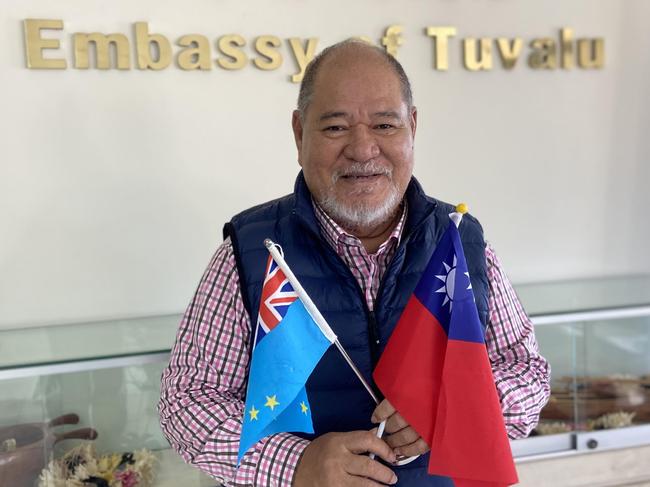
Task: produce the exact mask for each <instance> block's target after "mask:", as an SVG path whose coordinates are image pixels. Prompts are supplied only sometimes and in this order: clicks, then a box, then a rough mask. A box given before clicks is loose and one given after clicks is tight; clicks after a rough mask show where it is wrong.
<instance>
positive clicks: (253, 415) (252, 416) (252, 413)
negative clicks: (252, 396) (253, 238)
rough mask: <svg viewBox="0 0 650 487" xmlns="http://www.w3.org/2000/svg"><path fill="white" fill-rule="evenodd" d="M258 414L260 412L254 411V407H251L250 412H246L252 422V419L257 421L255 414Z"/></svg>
mask: <svg viewBox="0 0 650 487" xmlns="http://www.w3.org/2000/svg"><path fill="white" fill-rule="evenodd" d="M259 412H260V410H259V409H255V406H251V410H250V411H248V414H250V415H251V421H253V420H254V419H259V418H258V417H257V414H258V413H259Z"/></svg>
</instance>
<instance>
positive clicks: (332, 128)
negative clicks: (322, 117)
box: [324, 125, 345, 132]
mask: <svg viewBox="0 0 650 487" xmlns="http://www.w3.org/2000/svg"><path fill="white" fill-rule="evenodd" d="M324 130H325V132H341V131H343V130H345V127H343V126H342V125H329V126H327V127H325V129H324Z"/></svg>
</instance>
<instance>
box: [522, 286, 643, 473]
mask: <svg viewBox="0 0 650 487" xmlns="http://www.w3.org/2000/svg"><path fill="white" fill-rule="evenodd" d="M517 293H518V294H519V297H520V299H521V301H522V303H523V304H524V307H525V308H526V310H527V311H528V313H529V315H530V316H531V319H532V321H533V323H534V324H535V333H536V335H537V340H538V342H539V346H540V349H541V352H542V354H543V355H544V356H545V357H546V358H547V359H548V360H549V362H550V364H551V367H552V380H551V398H550V400H549V403H548V404H547V405H546V407H545V408H544V409H543V410H542V414H541V420H540V423H539V425H538V427H537V428H536V429H535V431H534V432H533V435H531V437H530V438H527V439H525V440H518V441H515V442H513V451H514V453H515V456H518V457H519V459H520V461H521V460H522V459H526V458H539V457H540V456H543V455H557V454H567V453H568V454H570V453H574V452H580V451H602V450H605V449H611V448H621V447H626V446H638V445H648V444H650V276H647V275H637V276H621V277H615V278H606V279H588V280H587V279H585V280H575V281H565V282H558V283H544V284H530V285H520V286H517Z"/></svg>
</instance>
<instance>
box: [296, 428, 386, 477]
mask: <svg viewBox="0 0 650 487" xmlns="http://www.w3.org/2000/svg"><path fill="white" fill-rule="evenodd" d="M366 453H374V454H375V455H378V456H380V457H381V458H383V459H384V460H385V461H386V462H388V463H393V462H394V461H395V459H396V457H395V454H394V453H393V451H392V450H391V449H390V447H389V446H388V445H387V444H386V442H384V441H383V440H382V439H380V438H377V436H376V435H375V434H374V432H372V431H351V432H349V433H327V434H324V435H322V436H319V437H318V438H316V439H315V440H314V441H312V442H311V444H310V445H309V446H308V447H307V448H306V449H305V451H304V452H303V454H302V458H301V459H300V463H298V467H297V469H296V473H295V475H294V479H293V487H306V486H327V487H330V486H332V485H336V486H343V487H344V486H354V487H356V486H359V487H366V486H368V487H371V486H379V485H384V484H394V483H396V482H397V476H396V475H395V474H394V473H393V471H392V470H391V469H390V468H388V467H386V466H385V465H382V464H381V463H379V462H378V461H376V460H371V459H370V458H369V457H368V456H366V455H365V454H366Z"/></svg>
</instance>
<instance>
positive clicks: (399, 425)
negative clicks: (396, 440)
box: [385, 411, 410, 434]
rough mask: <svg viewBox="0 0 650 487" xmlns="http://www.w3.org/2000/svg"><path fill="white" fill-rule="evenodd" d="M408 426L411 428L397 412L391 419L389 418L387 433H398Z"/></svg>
mask: <svg viewBox="0 0 650 487" xmlns="http://www.w3.org/2000/svg"><path fill="white" fill-rule="evenodd" d="M407 426H410V425H409V424H408V423H407V422H406V420H405V419H404V418H403V417H402V415H401V414H400V413H398V412H397V411H395V414H393V415H392V416H391V417H390V418H388V421H386V430H385V431H386V433H389V434H391V433H395V432H397V431H400V430H402V429H404V428H406V427H407Z"/></svg>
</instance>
